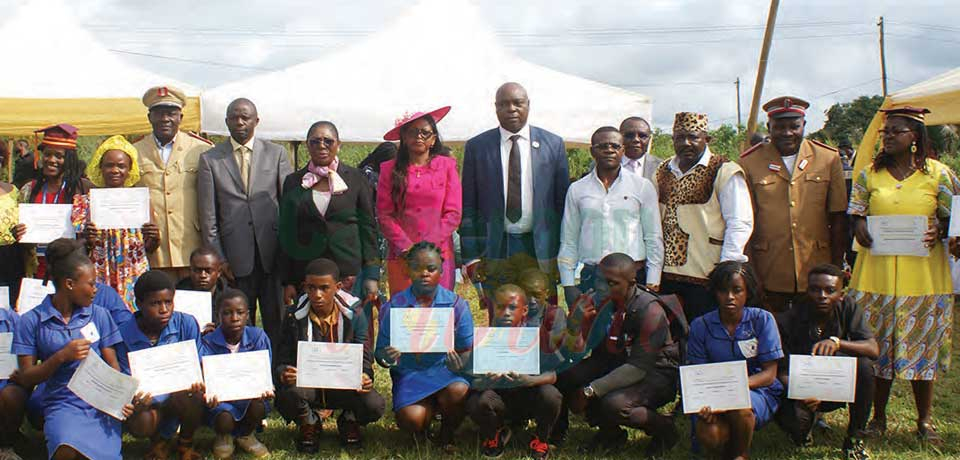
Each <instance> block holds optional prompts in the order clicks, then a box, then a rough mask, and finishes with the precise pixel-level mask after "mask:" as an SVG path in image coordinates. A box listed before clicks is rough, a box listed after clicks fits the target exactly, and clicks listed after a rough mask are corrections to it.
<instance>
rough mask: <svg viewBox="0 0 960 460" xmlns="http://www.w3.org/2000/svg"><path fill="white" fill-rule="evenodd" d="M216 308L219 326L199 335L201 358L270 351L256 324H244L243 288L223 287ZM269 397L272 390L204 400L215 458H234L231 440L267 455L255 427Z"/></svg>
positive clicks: (256, 454) (247, 312)
mask: <svg viewBox="0 0 960 460" xmlns="http://www.w3.org/2000/svg"><path fill="white" fill-rule="evenodd" d="M216 311H217V313H218V314H219V317H220V326H219V327H217V328H216V329H215V330H214V331H213V332H211V333H209V334H207V335H205V336H203V338H201V339H200V359H203V357H204V356H209V355H224V354H228V353H244V352H248V351H258V350H267V352H268V353H270V354H272V353H273V352H272V351H271V347H270V339H269V338H267V333H266V332H264V331H263V329H260V328H259V327H255V326H247V324H248V323H249V319H250V318H249V316H250V309H249V307H248V306H247V296H246V295H244V294H243V291H240V290H238V289H232V288H228V289H227V290H225V291H223V294H220V297H217V300H216ZM271 359H272V358H271ZM272 398H273V393H272V392H268V393H265V394H264V395H263V396H262V397H261V398H258V399H247V400H240V401H229V402H219V401H217V399H216V398H211V399H208V400H207V406H208V407H209V408H210V409H209V411H208V422H209V423H210V425H211V426H212V427H213V430H214V431H215V432H216V438H215V439H214V441H213V457H214V458H217V459H227V458H233V452H234V441H236V445H238V446H240V449H242V450H243V451H244V452H247V453H248V454H250V455H253V456H254V457H256V458H260V457H266V456H267V455H270V451H269V450H267V447H266V446H264V445H263V443H261V442H260V440H259V439H257V437H256V436H254V430H256V429H257V428H258V427H259V426H260V423H261V422H262V421H263V419H264V418H265V417H266V416H267V413H268V412H269V411H270V402H269V400H270V399H272ZM234 436H236V439H235V440H234Z"/></svg>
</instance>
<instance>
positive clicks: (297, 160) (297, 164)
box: [292, 141, 300, 171]
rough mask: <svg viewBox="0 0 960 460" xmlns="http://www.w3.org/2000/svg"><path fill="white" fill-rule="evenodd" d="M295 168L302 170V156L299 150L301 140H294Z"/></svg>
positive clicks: (295, 169)
mask: <svg viewBox="0 0 960 460" xmlns="http://www.w3.org/2000/svg"><path fill="white" fill-rule="evenodd" d="M292 143H293V170H294V171H299V170H300V156H299V155H297V152H298V151H299V150H300V141H293V142H292Z"/></svg>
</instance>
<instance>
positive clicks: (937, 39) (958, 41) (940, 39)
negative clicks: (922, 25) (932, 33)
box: [887, 32, 960, 43]
mask: <svg viewBox="0 0 960 460" xmlns="http://www.w3.org/2000/svg"><path fill="white" fill-rule="evenodd" d="M887 35H889V36H892V37H900V38H908V39H913V40H928V41H933V42H944V43H960V40H947V39H945V38H936V37H927V36H925V35H906V34H894V33H890V32H887Z"/></svg>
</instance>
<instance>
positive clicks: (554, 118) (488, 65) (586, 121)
mask: <svg viewBox="0 0 960 460" xmlns="http://www.w3.org/2000/svg"><path fill="white" fill-rule="evenodd" d="M583 65H589V63H586V62H585V63H583ZM507 81H516V82H519V83H521V84H522V85H523V86H524V87H526V89H527V92H528V94H529V97H530V101H531V103H530V105H531V108H530V118H529V122H530V124H533V125H536V126H540V127H543V128H545V129H547V130H549V131H552V132H554V133H557V134H559V135H560V136H562V137H564V138H565V139H566V140H567V141H568V142H588V141H589V138H590V135H591V134H592V133H593V131H594V130H595V129H596V128H598V127H600V126H603V125H613V126H617V125H618V124H619V123H620V121H621V120H623V119H624V118H626V117H627V116H642V117H644V118H646V119H647V120H650V117H651V111H652V109H651V102H650V99H649V98H648V97H646V96H644V95H641V94H637V93H633V92H630V91H626V90H623V89H620V88H616V87H613V86H609V85H605V84H602V83H597V82H594V81H591V80H587V79H584V78H580V77H576V76H573V75H569V74H565V73H562V72H558V71H555V70H551V69H548V68H546V67H543V66H540V65H536V64H533V63H530V62H527V61H524V60H523V59H520V58H518V57H516V56H514V55H513V54H512V53H511V52H509V51H508V50H506V49H505V48H504V47H503V46H501V45H500V44H499V43H498V41H497V38H496V36H495V35H494V33H493V31H492V30H490V29H489V28H488V27H487V26H486V25H485V24H484V22H483V20H482V19H481V18H480V14H479V11H478V10H477V8H476V6H475V5H474V4H473V3H471V2H470V1H469V0H423V1H421V2H419V3H417V4H414V5H413V6H412V7H411V8H410V9H409V10H408V11H407V12H406V13H405V14H404V15H402V16H400V17H399V18H398V19H397V20H396V21H395V22H394V23H393V24H391V25H389V26H388V27H386V28H385V29H383V30H382V31H380V32H378V33H376V34H374V35H372V36H370V37H367V38H365V39H363V40H362V41H360V42H358V43H356V44H353V45H351V46H349V47H346V48H344V49H342V50H340V51H337V52H334V53H332V54H330V55H328V56H326V57H324V58H321V59H318V60H315V61H311V62H306V63H302V64H298V65H295V66H292V67H289V68H287V69H284V70H280V71H276V72H271V73H268V74H263V75H258V76H254V77H251V78H247V79H243V80H239V81H236V82H231V83H227V84H225V85H222V86H219V87H217V88H214V89H212V90H209V91H206V92H204V94H203V95H202V98H201V99H202V106H203V117H202V126H203V130H204V131H205V132H209V133H213V134H226V133H227V130H226V126H225V124H224V115H225V113H226V107H227V105H228V104H229V103H230V101H232V100H233V99H235V98H238V97H246V98H248V99H250V100H252V101H253V102H254V103H255V104H256V105H257V108H258V112H259V115H260V125H259V126H258V128H257V136H258V137H264V138H269V139H279V140H302V139H304V137H305V136H306V130H307V128H308V127H309V126H310V124H312V123H313V122H314V121H318V120H330V121H333V122H334V123H335V124H336V125H337V127H338V128H339V131H340V136H341V140H343V141H353V142H376V141H382V140H383V134H384V133H386V132H387V131H388V130H389V129H391V128H392V127H393V126H394V121H395V120H396V119H398V118H399V117H400V116H401V115H403V114H404V113H405V112H410V113H412V112H416V111H418V110H422V111H429V110H433V109H435V108H437V107H441V106H445V105H451V106H453V110H452V111H451V112H450V114H449V115H448V116H447V117H446V118H444V119H443V121H442V122H441V123H440V126H439V129H440V133H441V135H442V136H443V139H444V140H450V141H463V140H466V139H469V138H470V137H472V136H474V135H476V134H478V133H480V132H482V131H484V130H486V129H490V128H492V127H495V126H497V119H496V114H495V113H494V105H493V101H494V95H495V92H496V90H497V88H498V87H499V86H500V85H501V84H503V83H504V82H507Z"/></svg>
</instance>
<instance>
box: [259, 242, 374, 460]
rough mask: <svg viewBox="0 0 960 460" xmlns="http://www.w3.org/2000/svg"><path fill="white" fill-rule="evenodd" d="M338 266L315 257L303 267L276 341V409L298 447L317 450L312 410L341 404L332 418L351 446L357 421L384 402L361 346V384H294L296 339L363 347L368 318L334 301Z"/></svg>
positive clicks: (318, 424) (319, 424)
mask: <svg viewBox="0 0 960 460" xmlns="http://www.w3.org/2000/svg"><path fill="white" fill-rule="evenodd" d="M339 279H340V269H339V268H338V267H337V264H336V262H334V261H332V260H329V259H316V260H314V261H312V262H310V263H309V264H307V266H306V268H305V269H304V281H303V287H304V292H305V293H306V295H305V296H304V297H301V300H300V302H299V303H298V304H296V305H293V306H291V307H289V308H288V309H287V314H286V316H285V317H284V320H283V329H282V330H283V334H282V335H281V336H280V337H281V340H280V344H279V345H278V346H277V366H276V372H277V376H278V377H277V379H278V380H279V381H280V383H281V384H282V385H283V386H282V387H281V389H280V391H279V392H278V393H277V410H278V411H280V414H281V415H283V417H284V418H285V419H286V420H288V421H289V420H292V421H294V422H295V423H296V424H297V426H298V428H299V430H300V439H298V440H297V450H299V451H300V452H305V453H316V452H317V450H318V448H319V446H318V439H317V438H318V435H319V434H320V432H321V431H322V429H323V419H321V418H320V417H318V416H317V410H318V409H319V410H322V409H343V412H342V413H341V414H340V418H338V419H337V430H338V431H339V434H340V443H341V444H343V445H345V446H356V445H359V444H360V442H361V434H360V426H362V425H366V424H368V423H371V422H375V421H377V420H379V419H380V417H382V416H383V412H384V410H385V405H386V403H385V402H384V400H383V397H382V396H380V394H379V393H377V391H376V390H374V389H373V353H372V351H371V350H370V349H369V348H364V350H363V360H362V369H357V372H361V370H362V373H361V377H360V378H361V388H359V389H356V390H349V389H324V388H301V387H299V386H297V347H298V342H327V343H350V344H359V345H361V346H363V344H364V342H365V341H366V334H367V320H366V317H364V315H363V311H362V310H359V309H358V310H351V309H350V308H349V307H348V306H346V305H342V304H341V303H340V301H339V300H338V298H337V296H338V291H339V289H340V286H341V284H340V281H338V280H339Z"/></svg>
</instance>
